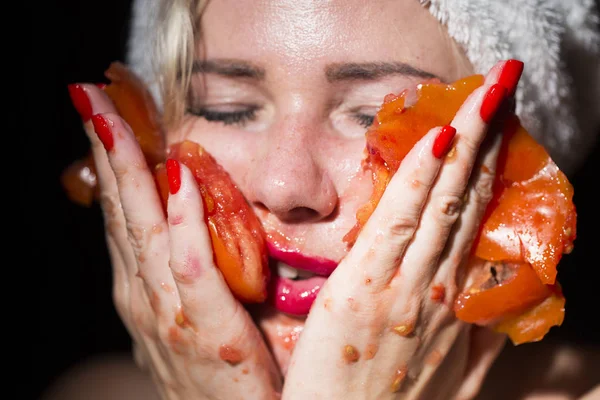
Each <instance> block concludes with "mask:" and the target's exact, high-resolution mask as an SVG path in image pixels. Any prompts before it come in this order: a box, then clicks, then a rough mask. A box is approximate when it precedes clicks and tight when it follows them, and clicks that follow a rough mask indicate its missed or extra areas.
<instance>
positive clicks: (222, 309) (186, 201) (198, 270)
mask: <svg viewBox="0 0 600 400" xmlns="http://www.w3.org/2000/svg"><path fill="white" fill-rule="evenodd" d="M166 169H167V177H168V182H169V200H168V207H167V210H168V216H169V217H168V224H169V236H170V238H171V242H170V253H171V257H170V262H169V266H170V267H171V271H172V273H173V277H174V278H175V284H176V285H177V288H178V291H179V295H180V298H181V307H182V310H183V311H184V314H185V316H186V318H188V319H189V320H190V322H192V324H193V325H194V326H207V325H212V324H222V323H227V322H229V321H228V315H230V314H231V313H232V312H235V309H236V307H237V301H236V300H235V298H234V297H233V295H232V294H231V291H230V290H229V287H228V286H227V284H226V282H225V280H224V278H223V276H222V275H221V273H220V271H219V270H218V269H217V267H216V266H215V263H214V261H213V260H214V258H213V251H212V245H211V238H210V233H209V231H208V228H207V225H206V223H205V221H204V208H203V204H202V197H201V195H200V191H199V190H198V187H197V185H196V182H195V180H194V177H193V175H192V173H191V171H190V170H189V169H188V168H187V167H186V166H185V165H183V164H181V163H179V162H178V161H176V160H172V159H169V160H167V163H166ZM216 303H218V304H219V307H215V304H216Z"/></svg>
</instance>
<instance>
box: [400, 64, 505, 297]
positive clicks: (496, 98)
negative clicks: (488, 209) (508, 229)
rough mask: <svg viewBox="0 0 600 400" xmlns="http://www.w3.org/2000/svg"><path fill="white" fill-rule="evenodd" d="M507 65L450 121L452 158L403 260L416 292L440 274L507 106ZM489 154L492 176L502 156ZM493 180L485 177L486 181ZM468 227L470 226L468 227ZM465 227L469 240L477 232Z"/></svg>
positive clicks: (489, 77)
mask: <svg viewBox="0 0 600 400" xmlns="http://www.w3.org/2000/svg"><path fill="white" fill-rule="evenodd" d="M505 64H506V63H505V62H502V63H498V64H497V65H496V66H495V67H494V68H492V70H491V71H490V72H489V73H488V75H487V76H486V79H485V82H484V84H483V85H482V86H481V87H479V88H478V89H476V90H475V91H474V92H473V93H472V94H471V95H470V96H469V97H468V98H467V100H466V101H465V102H464V104H463V105H462V106H461V108H460V109H459V111H458V112H457V114H456V116H455V117H454V119H453V121H452V125H453V126H455V127H456V129H457V134H456V139H455V145H454V146H455V147H454V149H453V156H452V158H451V159H448V160H446V162H445V163H444V165H443V166H442V168H441V170H440V173H439V176H438V177H437V180H436V182H435V185H434V186H433V188H432V189H431V194H430V197H429V199H428V201H427V204H426V206H425V209H424V211H423V216H422V219H421V223H420V227H419V230H418V232H416V234H415V237H414V240H413V243H412V245H411V246H410V248H409V249H408V250H407V252H406V256H405V257H404V260H403V267H404V266H405V267H404V271H403V272H404V273H403V279H405V280H409V281H412V282H413V287H416V286H417V285H420V286H422V285H423V283H428V282H430V281H431V279H432V278H433V275H434V274H435V273H436V271H437V269H438V265H439V263H438V260H439V258H440V255H441V254H442V252H443V251H444V249H445V248H446V244H447V241H448V237H449V235H450V232H451V231H452V229H453V227H454V226H455V223H456V221H457V219H458V218H459V216H460V214H461V211H462V205H463V198H464V195H465V190H466V187H467V184H468V183H469V179H470V177H471V173H472V170H473V165H474V164H475V162H476V160H477V159H478V155H479V154H480V150H481V144H482V143H483V141H484V139H485V138H486V135H487V133H488V130H489V128H490V126H491V123H492V121H494V117H495V116H496V114H497V112H498V111H499V110H500V109H501V106H502V105H503V104H505V102H506V98H507V92H508V91H507V89H506V88H505V87H504V86H502V85H500V84H498V81H499V78H500V72H501V71H502V70H503V67H504V65H505ZM492 149H493V150H494V151H493V152H492V153H491V154H489V153H488V154H486V155H485V160H486V162H487V164H488V166H489V167H490V168H488V171H493V170H494V168H493V165H494V164H495V160H496V159H497V155H498V148H497V147H493V148H492ZM489 175H491V174H489V173H488V174H487V175H486V178H487V177H488V176H489ZM492 182H493V175H492V179H486V180H485V183H486V184H488V183H489V186H488V187H486V188H483V189H482V192H485V194H486V196H485V198H481V199H480V200H481V202H482V204H483V205H484V206H485V205H487V202H488V201H489V199H490V196H491V193H492V191H491V183H492ZM464 222H467V221H464ZM469 222H471V224H472V226H468V227H464V228H463V227H462V226H461V230H460V232H461V233H462V234H468V229H472V228H473V227H474V226H476V224H475V221H469Z"/></svg>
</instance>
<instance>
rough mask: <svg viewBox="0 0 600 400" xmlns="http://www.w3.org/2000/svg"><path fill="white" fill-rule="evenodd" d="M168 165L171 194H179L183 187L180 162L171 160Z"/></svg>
mask: <svg viewBox="0 0 600 400" xmlns="http://www.w3.org/2000/svg"><path fill="white" fill-rule="evenodd" d="M166 164H167V165H166V167H167V178H168V181H169V192H171V194H175V193H177V192H179V188H180V187H181V168H180V167H179V161H177V160H173V159H172V158H169V159H168V160H167V163H166Z"/></svg>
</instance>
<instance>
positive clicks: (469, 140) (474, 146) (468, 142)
mask: <svg viewBox="0 0 600 400" xmlns="http://www.w3.org/2000/svg"><path fill="white" fill-rule="evenodd" d="M459 140H460V142H461V143H462V146H464V147H465V148H466V150H467V151H468V152H469V154H477V152H478V151H479V145H480V144H481V140H480V139H479V138H477V137H473V136H470V135H460V137H459Z"/></svg>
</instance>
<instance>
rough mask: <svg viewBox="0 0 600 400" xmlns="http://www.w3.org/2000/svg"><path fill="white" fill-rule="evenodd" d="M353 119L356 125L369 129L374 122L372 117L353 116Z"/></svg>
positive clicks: (364, 115)
mask: <svg viewBox="0 0 600 400" xmlns="http://www.w3.org/2000/svg"><path fill="white" fill-rule="evenodd" d="M353 117H354V119H355V120H356V122H358V124H359V125H360V126H362V127H364V128H369V127H370V126H371V125H373V121H375V116H374V115H368V114H354V116H353Z"/></svg>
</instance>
